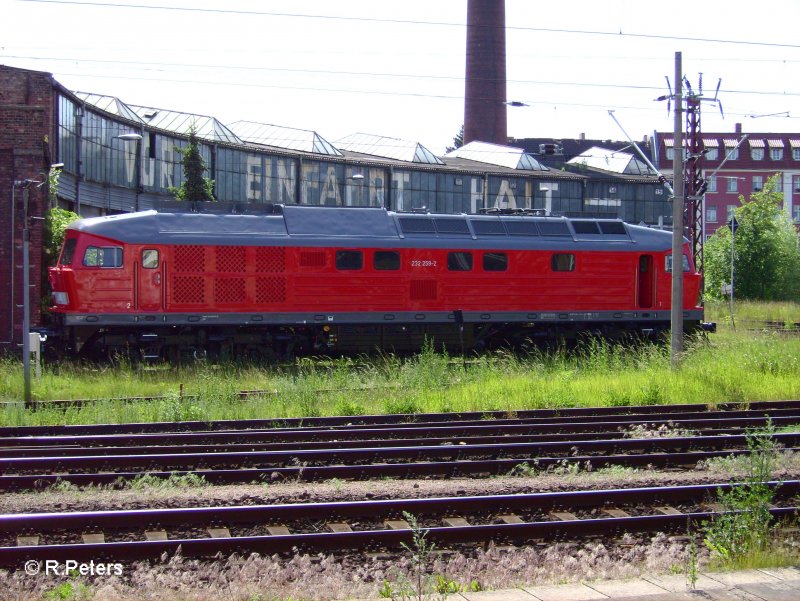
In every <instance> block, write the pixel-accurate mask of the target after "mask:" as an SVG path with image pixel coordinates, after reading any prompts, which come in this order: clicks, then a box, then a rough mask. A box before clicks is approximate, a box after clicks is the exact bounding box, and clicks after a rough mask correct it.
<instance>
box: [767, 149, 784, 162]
mask: <svg viewBox="0 0 800 601" xmlns="http://www.w3.org/2000/svg"><path fill="white" fill-rule="evenodd" d="M769 158H771V159H772V160H773V161H782V160H783V148H770V149H769Z"/></svg>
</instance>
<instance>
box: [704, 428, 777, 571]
mask: <svg viewBox="0 0 800 601" xmlns="http://www.w3.org/2000/svg"><path fill="white" fill-rule="evenodd" d="M774 433H775V429H774V427H773V426H772V423H771V422H769V423H768V424H767V426H766V427H765V428H764V429H761V430H757V431H754V432H751V433H750V434H748V437H747V447H748V450H749V451H750V453H749V455H748V456H747V475H746V479H745V482H744V483H743V484H742V485H741V486H737V487H735V488H732V489H731V490H729V491H727V492H720V493H719V495H718V496H719V501H720V504H721V505H722V507H723V508H724V513H722V514H720V515H719V516H718V517H716V518H715V519H714V520H713V521H712V522H711V523H710V524H707V525H706V528H705V544H706V546H707V547H708V548H709V549H710V550H711V552H712V554H713V556H714V557H715V558H716V559H717V560H718V561H720V562H721V563H722V564H723V565H724V566H726V567H729V568H735V567H737V566H740V565H743V564H744V565H746V562H747V560H748V558H749V557H750V556H752V555H754V554H755V555H758V554H762V553H764V552H765V551H766V550H767V549H768V547H769V544H770V541H771V532H772V525H771V522H772V517H771V516H770V513H769V508H770V506H771V504H772V501H773V498H774V496H775V491H774V489H771V488H770V487H769V486H767V484H766V483H767V482H768V481H769V480H770V479H771V477H772V472H773V469H774V467H775V463H776V459H777V452H778V449H777V443H776V442H775V440H774V438H773V434H774Z"/></svg>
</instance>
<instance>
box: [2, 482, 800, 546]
mask: <svg viewBox="0 0 800 601" xmlns="http://www.w3.org/2000/svg"><path fill="white" fill-rule="evenodd" d="M765 484H766V485H767V486H768V487H769V488H772V489H774V490H775V491H776V494H777V496H778V497H779V498H781V499H790V498H792V497H795V496H797V495H798V494H800V480H787V481H782V482H781V481H771V482H766V483H765ZM741 486H742V484H741V483H720V484H692V485H686V486H670V487H663V486H657V487H638V488H613V489H603V490H579V491H559V492H540V493H528V494H511V495H475V496H460V497H429V498H422V499H379V500H368V501H333V502H319V503H279V504H275V505H236V506H222V507H181V508H166V509H131V510H116V509H115V510H104V511H74V512H63V513H61V512H60V513H10V514H3V515H0V533H6V534H7V533H18V532H22V531H29V532H37V533H41V532H51V531H55V530H71V529H76V528H81V529H84V531H86V529H102V528H105V529H108V528H111V529H115V530H119V529H123V530H131V529H137V528H142V527H151V526H160V527H172V526H186V527H189V526H203V525H208V524H212V523H215V524H242V523H244V524H266V523H286V522H288V521H298V520H314V521H320V520H334V519H352V518H361V519H375V518H386V519H389V518H392V517H395V516H402V514H403V513H404V512H407V513H410V514H412V515H414V516H416V517H420V516H430V515H433V516H443V515H475V514H486V513H489V514H495V515H497V514H502V513H505V512H515V511H528V512H530V511H534V510H535V511H549V510H553V509H578V508H580V509H583V508H587V507H603V506H612V507H616V506H626V505H632V504H639V505H641V504H655V503H666V504H670V503H687V502H693V503H697V502H701V501H707V500H709V499H710V498H711V497H713V496H715V495H717V494H718V493H719V491H722V492H728V491H730V490H731V489H734V488H739V487H741Z"/></svg>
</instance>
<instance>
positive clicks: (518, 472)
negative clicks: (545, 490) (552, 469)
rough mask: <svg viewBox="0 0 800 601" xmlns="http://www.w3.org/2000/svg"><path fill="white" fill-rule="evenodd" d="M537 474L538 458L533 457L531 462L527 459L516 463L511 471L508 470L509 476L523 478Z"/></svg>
mask: <svg viewBox="0 0 800 601" xmlns="http://www.w3.org/2000/svg"><path fill="white" fill-rule="evenodd" d="M538 474H539V460H538V459H534V460H533V463H532V464H531V463H528V462H527V461H525V462H523V463H518V464H517V465H515V466H514V467H513V468H511V471H510V472H508V475H509V476H519V477H524V478H532V477H533V476H536V475H538Z"/></svg>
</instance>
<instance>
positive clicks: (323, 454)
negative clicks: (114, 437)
mask: <svg viewBox="0 0 800 601" xmlns="http://www.w3.org/2000/svg"><path fill="white" fill-rule="evenodd" d="M772 439H773V440H775V441H776V442H778V443H782V444H784V445H785V446H790V445H795V444H798V443H800V432H787V433H777V434H773V435H772ZM747 443H748V437H747V436H744V435H734V436H688V437H675V438H619V439H613V440H584V441H558V442H537V443H509V444H505V443H495V444H473V445H467V444H465V445H448V446H442V445H438V446H433V445H422V446H414V447H398V446H386V447H367V448H356V449H332V448H324V449H304V450H303V449H301V450H297V449H292V450H283V451H248V452H231V453H167V454H165V453H161V454H151V455H91V456H62V457H11V458H8V457H6V458H0V473H1V474H4V475H5V474H8V473H9V472H12V473H20V472H28V471H32V470H47V471H51V472H52V471H55V470H57V471H67V472H68V471H75V470H84V471H85V470H89V469H107V470H113V469H140V470H142V469H153V468H157V469H171V468H174V469H178V468H183V467H187V466H192V467H194V466H203V467H214V466H216V467H222V466H231V465H236V466H262V467H263V466H275V467H278V466H282V465H291V464H295V465H296V464H298V463H299V464H303V463H305V464H309V463H322V464H332V463H333V464H335V463H344V462H347V463H358V462H372V463H375V462H378V461H381V462H387V461H392V460H394V461H398V460H408V459H414V460H417V461H421V460H427V461H433V460H442V459H444V458H447V459H450V460H452V461H455V460H460V459H461V460H463V459H466V458H475V457H480V456H486V455H488V456H492V457H503V456H518V457H525V458H531V459H533V458H536V457H540V456H542V455H543V454H546V453H560V454H567V455H568V456H569V455H577V454H578V453H592V452H593V453H614V452H620V451H627V452H633V451H636V452H642V453H644V452H651V453H652V452H654V451H662V452H663V451H666V452H674V451H678V450H691V449H697V450H700V449H702V450H715V449H734V448H737V447H744V446H746V445H747Z"/></svg>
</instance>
